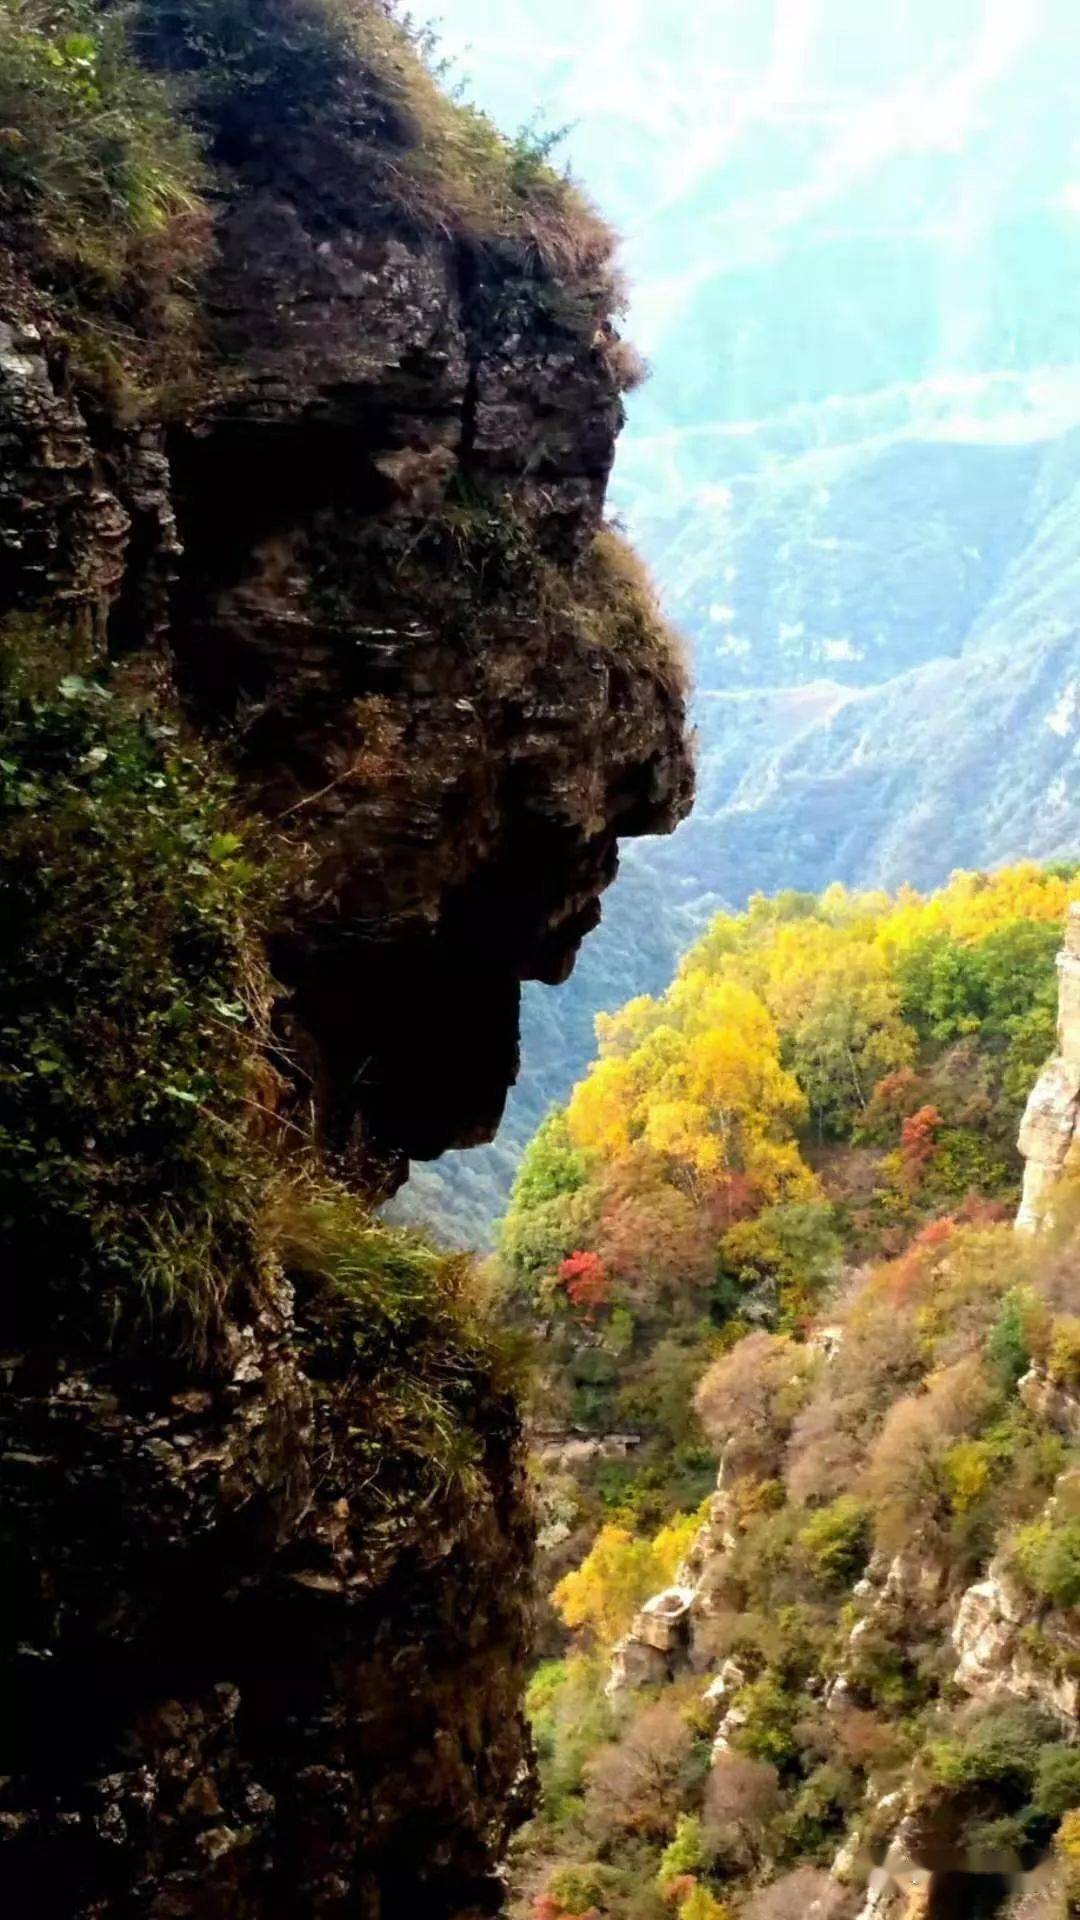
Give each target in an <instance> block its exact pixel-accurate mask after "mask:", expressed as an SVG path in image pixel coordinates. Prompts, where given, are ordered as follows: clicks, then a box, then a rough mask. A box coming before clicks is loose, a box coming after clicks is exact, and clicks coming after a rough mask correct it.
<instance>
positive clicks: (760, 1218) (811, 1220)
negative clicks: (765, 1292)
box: [719, 1200, 843, 1331]
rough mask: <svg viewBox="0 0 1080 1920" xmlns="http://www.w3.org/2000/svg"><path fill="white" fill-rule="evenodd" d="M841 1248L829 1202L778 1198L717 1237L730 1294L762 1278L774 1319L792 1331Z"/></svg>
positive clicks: (745, 1290)
mask: <svg viewBox="0 0 1080 1920" xmlns="http://www.w3.org/2000/svg"><path fill="white" fill-rule="evenodd" d="M842 1253H843V1244H842V1242H841V1239H840V1236H839V1234H838V1233H837V1231H836V1215H835V1210H834V1208H833V1207H831V1206H829V1205H828V1204H827V1203H824V1202H822V1201H818V1200H804V1201H795V1200H789V1201H782V1202H780V1203H779V1204H778V1205H776V1206H772V1207H765V1208H764V1209H763V1210H762V1211H761V1213H759V1214H758V1215H757V1217H756V1219H753V1220H745V1221H742V1222H740V1223H739V1225H737V1226H734V1227H732V1228H730V1229H729V1231H728V1232H727V1233H726V1234H725V1235H724V1238H723V1240H722V1241H721V1242H720V1248H719V1275H720V1280H721V1283H722V1282H723V1281H725V1280H726V1281H728V1282H729V1283H730V1284H731V1286H732V1289H733V1291H732V1295H731V1298H732V1299H734V1300H738V1298H739V1296H740V1294H744V1293H748V1292H750V1291H751V1290H752V1289H753V1288H754V1287H755V1286H760V1285H761V1284H762V1283H763V1282H765V1283H768V1284H770V1285H772V1286H773V1287H774V1288H775V1291H776V1304H777V1322H778V1324H779V1325H780V1326H781V1327H783V1328H784V1330H785V1331H793V1330H794V1329H795V1328H796V1327H798V1326H799V1325H800V1324H801V1323H802V1322H803V1321H805V1319H806V1318H807V1316H808V1315H809V1314H810V1313H811V1312H812V1310H813V1307H814V1305H815V1303H816V1301H817V1300H818V1299H820V1297H821V1294H822V1293H823V1291H824V1289H825V1286H826V1284H827V1282H828V1281H829V1280H831V1279H833V1278H834V1277H835V1275H836V1273H837V1271H838V1269H839V1266H840V1261H841V1257H842Z"/></svg>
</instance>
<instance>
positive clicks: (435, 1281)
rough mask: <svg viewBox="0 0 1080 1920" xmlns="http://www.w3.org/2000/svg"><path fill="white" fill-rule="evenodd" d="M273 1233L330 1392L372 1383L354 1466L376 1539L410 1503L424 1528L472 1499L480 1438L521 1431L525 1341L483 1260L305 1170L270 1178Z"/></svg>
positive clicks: (311, 1352) (314, 1368) (266, 1237)
mask: <svg viewBox="0 0 1080 1920" xmlns="http://www.w3.org/2000/svg"><path fill="white" fill-rule="evenodd" d="M260 1233H261V1240H262V1245H263V1249H264V1254H265V1256H267V1257H269V1258H271V1259H272V1260H273V1261H275V1262H276V1263H278V1264H279V1266H280V1268H281V1269H282V1270H283V1271H284V1273H285V1276H286V1278H287V1279H288V1280H289V1281H290V1283H291V1284H292V1286H293V1288H294V1289H295V1294H296V1303H297V1321H298V1325H299V1326H300V1328H301V1332H302V1338H303V1340H304V1342H305V1344H306V1346H307V1348H308V1358H307V1370H308V1372H309V1375H310V1376H311V1378H312V1379H313V1381H314V1382H315V1383H316V1384H317V1389H321V1391H322V1393H323V1394H324V1395H325V1396H329V1397H331V1398H332V1397H333V1395H334V1394H335V1392H337V1391H338V1390H342V1389H346V1388H350V1387H354V1386H355V1383H356V1381H357V1379H360V1380H362V1382H363V1395H362V1406H363V1414H362V1425H360V1426H357V1425H356V1424H355V1411H354V1414H353V1420H354V1424H353V1425H352V1427H351V1429H350V1447H351V1453H352V1457H351V1461H350V1463H349V1465H348V1467H347V1468H346V1469H344V1471H345V1472H346V1476H347V1478H348V1480H349V1489H348V1490H349V1494H350V1498H351V1499H353V1500H356V1499H360V1498H362V1499H363V1501H364V1503H365V1505H366V1506H367V1508H368V1510H369V1515H370V1522H371V1528H372V1534H371V1538H372V1539H373V1540H374V1541H378V1539H379V1537H380V1533H382V1534H386V1535H392V1534H393V1533H394V1531H395V1530H396V1529H397V1527H398V1526H399V1523H400V1517H401V1515H402V1513H403V1512H407V1513H408V1515H409V1516H410V1524H413V1522H414V1521H415V1517H416V1515H417V1514H418V1513H422V1512H423V1511H424V1510H425V1508H426V1507H427V1506H429V1505H431V1504H434V1503H435V1502H439V1503H440V1504H441V1503H442V1502H444V1501H445V1500H446V1499H447V1498H455V1497H456V1498H459V1499H461V1500H463V1501H468V1500H469V1499H471V1498H473V1497H474V1496H475V1495H476V1494H477V1493H478V1492H479V1490H480V1484H481V1478H482V1474H483V1466H484V1461H483V1454H482V1446H481V1441H480V1439H479V1433H480V1431H481V1429H482V1430H483V1432H485V1433H487V1434H491V1433H492V1432H495V1431H497V1430H498V1429H499V1427H500V1425H501V1426H503V1427H506V1428H507V1430H509V1425H508V1423H510V1422H511V1421H512V1419H513V1413H512V1409H513V1406H514V1400H513V1393H514V1390H515V1388H516V1386H517V1385H518V1384H519V1381H520V1369H521V1365H522V1349H521V1344H520V1342H518V1341H516V1340H515V1339H514V1337H513V1336H511V1335H507V1334H503V1333H501V1332H500V1331H499V1330H498V1328H497V1326H496V1325H495V1324H493V1322H492V1320H491V1318H490V1317H489V1316H488V1314H487V1303H486V1300H485V1294H484V1289H483V1283H482V1281H481V1279H480V1277H479V1275H478V1271H477V1269H476V1267H475V1264H474V1262H473V1261H472V1259H471V1258H470V1257H469V1256H467V1255H462V1254H451V1253H447V1252H444V1251H442V1250H440V1249H439V1248H437V1247H434V1246H432V1245H431V1244H430V1243H428V1242H427V1241H425V1240H424V1239H423V1238H422V1237H421V1236H420V1235H418V1234H416V1233H413V1232H411V1231H409V1230H408V1229H405V1228H397V1227H390V1226H387V1225H385V1224H383V1223H382V1222H380V1221H378V1220H374V1219H373V1218H372V1217H371V1215H370V1213H369V1211H368V1209H367V1207H366V1205H365V1203H364V1202H363V1201H362V1200H361V1199H360V1198H359V1197H358V1196H357V1195H355V1194H353V1193H351V1192H350V1191H349V1190H348V1189H347V1188H345V1187H343V1186H341V1185H338V1184H336V1183H335V1182H333V1181H331V1180H329V1179H327V1178H326V1176H325V1175H321V1174H319V1173H317V1172H314V1171H312V1172H309V1173H305V1172H303V1171H302V1170H299V1169H293V1170H292V1171H291V1172H290V1173H289V1175H288V1176H287V1177H286V1176H281V1177H279V1178H278V1179H277V1180H276V1181H275V1182H273V1183H272V1184H271V1187H270V1189H269V1192H268V1196H267V1201H266V1205H265V1209H264V1212H263V1215H262V1220H261V1228H260ZM355 1400H356V1396H355V1394H352V1395H351V1398H350V1405H351V1406H353V1407H354V1409H355ZM500 1406H501V1408H502V1414H503V1419H502V1421H501V1422H500V1419H499V1409H500ZM481 1411H483V1412H484V1418H483V1420H482V1421H481V1420H480V1419H479V1418H478V1415H479V1414H480V1413H481Z"/></svg>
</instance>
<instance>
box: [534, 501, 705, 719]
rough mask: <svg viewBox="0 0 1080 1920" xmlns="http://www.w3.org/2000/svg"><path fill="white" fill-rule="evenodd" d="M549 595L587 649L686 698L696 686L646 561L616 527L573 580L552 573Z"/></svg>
mask: <svg viewBox="0 0 1080 1920" xmlns="http://www.w3.org/2000/svg"><path fill="white" fill-rule="evenodd" d="M546 584H547V591H548V592H549V593H550V594H551V596H552V597H553V599H554V600H555V601H556V603H558V602H560V601H561V602H562V603H563V605H564V606H565V609H566V611H567V613H568V616H569V618H570V619H571V621H572V622H573V624H574V626H575V627H576V628H577V630H578V632H579V634H580V635H581V638H582V639H583V640H584V641H585V643H586V644H587V645H592V646H598V647H602V648H603V649H604V650H605V651H606V652H608V653H611V654H613V655H615V656H616V658H622V659H627V660H630V661H633V662H635V663H636V664H638V665H641V666H644V667H647V668H648V669H650V670H651V671H652V672H654V673H655V674H656V677H657V679H658V680H660V681H661V683H662V684H663V685H665V686H666V687H668V688H669V690H670V691H672V692H673V693H675V694H677V695H678V696H680V697H683V696H685V694H686V692H687V690H688V688H689V685H690V663H689V658H688V655H687V652H686V647H685V644H684V642H683V640H682V638H681V636H680V635H679V633H678V632H677V631H676V629H675V628H674V627H672V626H671V625H670V624H669V622H668V621H667V620H666V619H665V617H664V614H663V611H662V609H661V607H660V602H659V599H658V597H657V593H656V587H655V585H654V584H653V580H652V576H651V574H650V573H649V569H648V567H647V566H646V564H645V562H644V560H643V559H642V558H641V555H640V554H639V553H637V552H635V550H634V548H633V547H632V546H631V545H630V542H629V541H628V540H627V539H626V538H625V537H624V535H623V534H621V533H619V532H618V531H617V529H616V528H615V527H612V526H605V527H602V528H601V529H600V531H599V533H598V534H597V535H596V538H595V539H594V540H593V541H592V543H591V545H590V546H589V547H588V548H587V549H586V551H585V553H584V555H583V556H582V558H581V560H580V561H579V563H578V565H577V567H576V568H575V569H574V570H573V571H572V572H570V573H569V574H559V575H556V573H555V569H553V568H550V569H548V572H547V582H546Z"/></svg>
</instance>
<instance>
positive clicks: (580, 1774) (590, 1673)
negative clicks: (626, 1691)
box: [525, 1654, 613, 1824]
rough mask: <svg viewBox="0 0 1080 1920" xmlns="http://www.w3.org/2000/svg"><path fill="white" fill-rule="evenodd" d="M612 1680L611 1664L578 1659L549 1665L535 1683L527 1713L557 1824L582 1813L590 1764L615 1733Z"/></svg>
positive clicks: (548, 1812)
mask: <svg viewBox="0 0 1080 1920" xmlns="http://www.w3.org/2000/svg"><path fill="white" fill-rule="evenodd" d="M606 1679H607V1664H606V1662H605V1661H603V1660H600V1659H596V1658H593V1657H588V1656H584V1655H581V1654H575V1655H573V1656H572V1657H571V1658H570V1659H568V1660H551V1661H546V1662H545V1663H544V1664H543V1665H542V1666H540V1667H539V1668H538V1669H537V1671H536V1674H535V1676H534V1677H533V1680H532V1681H531V1683H530V1686H529V1690H528V1693H527V1696H526V1701H525V1708H526V1712H527V1714H528V1716H529V1720H530V1723H531V1725H532V1731H533V1738H534V1740H535V1742H536V1752H537V1759H538V1761H539V1766H540V1776H541V1780H542V1782H543V1789H544V1810H545V1818H546V1819H547V1820H549V1821H551V1822H552V1823H553V1824H558V1823H559V1822H561V1821H563V1820H565V1819H567V1818H569V1817H572V1816H573V1814H574V1812H575V1811H576V1810H578V1809H579V1807H580V1798H581V1794H582V1792H583V1788H584V1779H585V1766H586V1763H587V1761H588V1759H589V1757H590V1755H591V1754H592V1753H593V1752H595V1750H596V1749H597V1748H598V1747H599V1746H600V1745H601V1743H602V1742H603V1741H604V1740H606V1739H608V1738H610V1735H611V1733H612V1731H613V1722H612V1713H611V1707H610V1705H609V1703H608V1701H607V1699H606V1698H605V1696H604V1682H605V1680H606Z"/></svg>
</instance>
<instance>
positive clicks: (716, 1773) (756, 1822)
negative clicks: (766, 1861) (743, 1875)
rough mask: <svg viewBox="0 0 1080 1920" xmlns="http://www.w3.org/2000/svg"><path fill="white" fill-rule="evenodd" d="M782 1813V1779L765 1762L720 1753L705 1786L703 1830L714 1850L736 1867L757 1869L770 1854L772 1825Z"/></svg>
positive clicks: (737, 1754)
mask: <svg viewBox="0 0 1080 1920" xmlns="http://www.w3.org/2000/svg"><path fill="white" fill-rule="evenodd" d="M779 1810H780V1776H779V1774H778V1773H777V1771H776V1768H775V1767H773V1766H770V1765H769V1763H768V1761H765V1760H751V1759H749V1758H748V1757H747V1755H746V1754H743V1753H732V1752H729V1753H720V1754H718V1755H717V1757H716V1760H715V1761H714V1763H713V1766H712V1768H711V1769H710V1772H709V1778H708V1781H707V1783H706V1786H705V1808H704V1813H703V1816H702V1821H703V1826H704V1829H705V1832H706V1834H707V1835H708V1838H709V1840H710V1842H711V1844H712V1845H713V1847H714V1848H716V1849H719V1850H720V1851H722V1852H723V1853H726V1854H729V1855H730V1856H731V1858H732V1860H733V1862H735V1863H736V1864H740V1865H743V1864H745V1865H748V1866H754V1865H756V1864H757V1863H758V1862H759V1861H760V1860H761V1859H762V1857H763V1856H764V1853H765V1851H766V1844H765V1843H766V1836H767V1832H768V1828H769V1824H770V1822H771V1821H772V1820H773V1819H774V1817H775V1815H776V1814H777V1813H778V1812H779Z"/></svg>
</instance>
